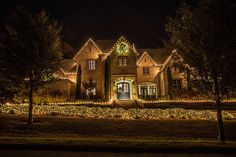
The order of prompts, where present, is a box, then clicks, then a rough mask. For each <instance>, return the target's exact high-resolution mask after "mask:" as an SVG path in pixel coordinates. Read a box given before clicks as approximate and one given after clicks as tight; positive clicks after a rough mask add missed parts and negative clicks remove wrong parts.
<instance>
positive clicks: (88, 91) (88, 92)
mask: <svg viewBox="0 0 236 157" xmlns="http://www.w3.org/2000/svg"><path fill="white" fill-rule="evenodd" d="M87 95H90V96H91V95H96V88H93V89H90V90H89V89H87Z"/></svg>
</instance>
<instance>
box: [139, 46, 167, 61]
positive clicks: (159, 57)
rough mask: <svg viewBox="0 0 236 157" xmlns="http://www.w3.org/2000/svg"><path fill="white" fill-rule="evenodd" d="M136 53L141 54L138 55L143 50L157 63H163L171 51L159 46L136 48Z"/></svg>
mask: <svg viewBox="0 0 236 157" xmlns="http://www.w3.org/2000/svg"><path fill="white" fill-rule="evenodd" d="M137 51H138V53H139V54H141V55H140V57H141V56H142V54H143V53H144V52H147V53H148V54H149V55H150V56H151V58H152V59H153V60H154V61H155V62H156V63H157V64H164V63H165V61H166V60H167V58H168V57H169V56H170V55H171V51H169V50H167V49H165V48H159V49H150V48H148V49H137Z"/></svg>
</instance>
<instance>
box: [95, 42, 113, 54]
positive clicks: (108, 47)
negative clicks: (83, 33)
mask: <svg viewBox="0 0 236 157" xmlns="http://www.w3.org/2000/svg"><path fill="white" fill-rule="evenodd" d="M95 43H96V44H97V45H98V47H99V48H100V49H101V51H102V52H104V53H107V52H109V51H110V50H111V48H112V47H113V45H114V44H115V43H116V40H113V39H105V40H103V39H99V40H96V41H95Z"/></svg>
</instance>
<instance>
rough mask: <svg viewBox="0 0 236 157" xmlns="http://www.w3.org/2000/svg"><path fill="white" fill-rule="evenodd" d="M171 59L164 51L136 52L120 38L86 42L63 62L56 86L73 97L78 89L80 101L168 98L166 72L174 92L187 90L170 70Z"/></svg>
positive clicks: (173, 70)
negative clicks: (90, 97) (92, 98)
mask: <svg viewBox="0 0 236 157" xmlns="http://www.w3.org/2000/svg"><path fill="white" fill-rule="evenodd" d="M174 55H175V52H171V51H168V50H166V49H164V48H160V49H136V48H135V46H134V44H131V43H129V41H127V40H126V38H125V37H123V36H122V37H120V38H119V39H118V40H93V39H88V41H87V42H86V43H85V44H84V45H83V46H82V47H81V48H80V50H79V51H78V52H77V53H76V55H75V56H74V58H72V59H64V60H62V62H61V68H60V71H58V73H57V76H58V77H60V78H61V80H60V81H58V83H57V84H56V86H57V87H60V89H61V90H63V91H65V92H67V94H69V95H75V92H76V91H75V90H76V86H77V90H80V94H81V98H85V97H86V96H88V95H89V94H91V95H93V97H94V98H98V99H104V98H107V99H114V100H127V99H137V98H157V97H162V96H167V95H168V84H169V79H168V70H169V73H171V79H172V87H173V89H174V90H180V89H183V88H187V81H186V79H185V77H184V74H183V73H181V72H179V71H178V69H177V68H175V67H174V66H173V56H174ZM77 73H79V74H77ZM78 77H79V78H78ZM86 84H87V85H86ZM89 84H90V86H91V84H92V86H91V88H89ZM78 88H79V89H78Z"/></svg>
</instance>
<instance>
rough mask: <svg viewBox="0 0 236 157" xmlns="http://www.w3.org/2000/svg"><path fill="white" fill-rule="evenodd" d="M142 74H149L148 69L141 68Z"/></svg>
mask: <svg viewBox="0 0 236 157" xmlns="http://www.w3.org/2000/svg"><path fill="white" fill-rule="evenodd" d="M143 74H144V75H147V74H149V67H143Z"/></svg>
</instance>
